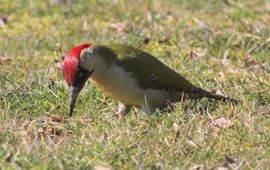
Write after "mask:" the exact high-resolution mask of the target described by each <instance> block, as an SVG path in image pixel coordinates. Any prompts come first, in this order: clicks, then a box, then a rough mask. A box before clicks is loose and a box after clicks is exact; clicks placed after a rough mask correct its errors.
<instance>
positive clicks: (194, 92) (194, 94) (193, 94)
mask: <svg viewBox="0 0 270 170" xmlns="http://www.w3.org/2000/svg"><path fill="white" fill-rule="evenodd" d="M188 97H189V98H193V99H201V98H203V97H207V98H211V99H216V100H221V101H229V102H232V103H234V104H238V103H239V101H238V100H236V99H233V98H230V97H226V96H222V95H218V94H214V93H211V92H208V91H206V90H204V89H202V88H199V87H195V86H194V87H192V88H191V90H190V91H189V93H188Z"/></svg>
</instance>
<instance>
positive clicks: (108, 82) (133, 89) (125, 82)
mask: <svg viewBox="0 0 270 170" xmlns="http://www.w3.org/2000/svg"><path fill="white" fill-rule="evenodd" d="M92 79H93V81H94V82H95V84H96V85H97V87H98V88H100V89H101V90H102V91H103V92H105V93H107V94H108V95H110V96H112V97H113V98H115V99H116V100H119V101H120V102H122V103H124V104H129V105H135V106H142V105H153V106H160V105H162V104H164V102H166V100H167V99H168V93H167V92H166V91H165V90H159V89H142V88H141V87H140V86H139V83H138V81H137V79H136V77H134V76H133V75H132V73H130V72H126V71H125V70H124V69H122V68H120V67H117V66H114V67H111V68H110V69H108V70H107V71H106V72H104V73H102V74H101V75H98V76H95V75H94V76H93V77H92Z"/></svg>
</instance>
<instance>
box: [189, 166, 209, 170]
mask: <svg viewBox="0 0 270 170" xmlns="http://www.w3.org/2000/svg"><path fill="white" fill-rule="evenodd" d="M202 169H205V167H204V166H203V165H194V166H192V167H190V168H189V170H202Z"/></svg>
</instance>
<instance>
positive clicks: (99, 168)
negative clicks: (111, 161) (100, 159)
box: [95, 166, 110, 170]
mask: <svg viewBox="0 0 270 170" xmlns="http://www.w3.org/2000/svg"><path fill="white" fill-rule="evenodd" d="M95 170H110V168H108V167H104V166H95Z"/></svg>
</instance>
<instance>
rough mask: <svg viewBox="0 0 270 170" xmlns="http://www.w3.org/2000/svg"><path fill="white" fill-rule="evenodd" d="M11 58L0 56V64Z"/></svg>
mask: <svg viewBox="0 0 270 170" xmlns="http://www.w3.org/2000/svg"><path fill="white" fill-rule="evenodd" d="M11 60H12V59H11V58H9V57H5V56H0V64H1V63H4V62H7V61H11Z"/></svg>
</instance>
